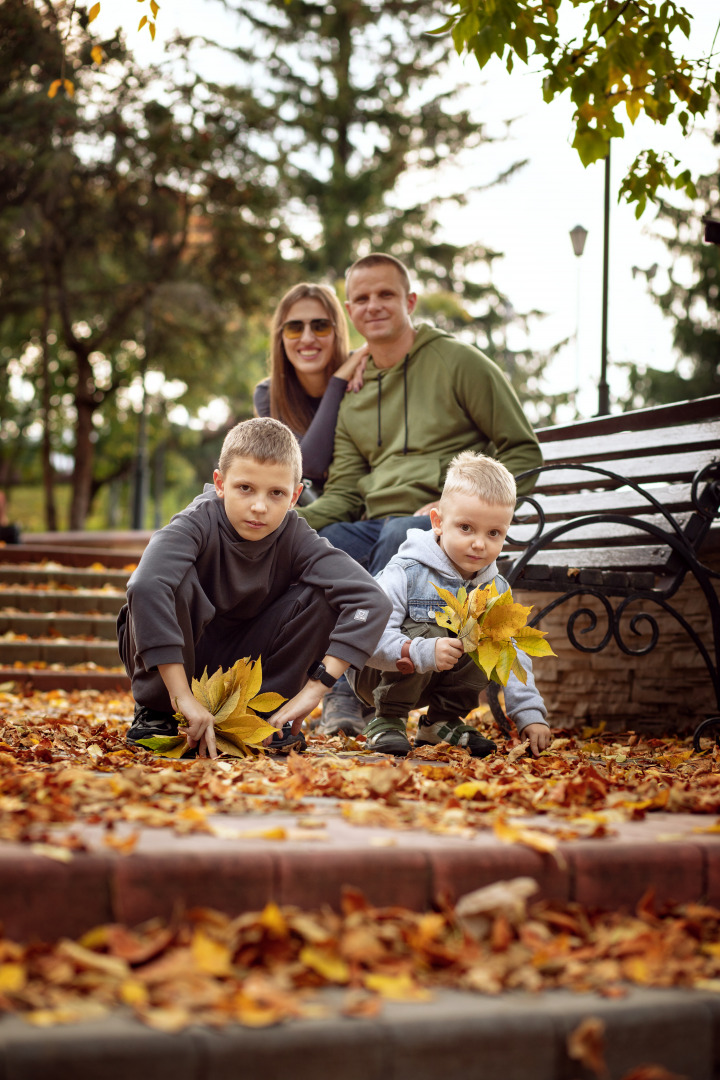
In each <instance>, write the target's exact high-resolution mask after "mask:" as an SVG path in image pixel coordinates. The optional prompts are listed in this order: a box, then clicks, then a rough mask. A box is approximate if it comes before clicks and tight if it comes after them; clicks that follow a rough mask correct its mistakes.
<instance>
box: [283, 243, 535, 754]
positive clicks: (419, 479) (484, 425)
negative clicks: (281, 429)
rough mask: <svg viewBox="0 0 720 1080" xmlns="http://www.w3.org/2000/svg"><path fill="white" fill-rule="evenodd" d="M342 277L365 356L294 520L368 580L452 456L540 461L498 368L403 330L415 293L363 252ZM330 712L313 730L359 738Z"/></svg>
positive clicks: (420, 513) (391, 268)
mask: <svg viewBox="0 0 720 1080" xmlns="http://www.w3.org/2000/svg"><path fill="white" fill-rule="evenodd" d="M345 280H346V297H347V301H346V304H345V306H346V308H347V311H348V315H349V316H350V320H351V321H352V324H353V326H354V327H355V329H356V330H357V331H358V332H359V333H360V334H362V335H363V337H364V338H365V340H366V341H367V343H368V345H369V347H370V359H369V360H368V364H367V368H366V370H365V377H364V384H363V387H362V389H361V390H360V391H359V392H358V393H357V394H348V395H347V396H346V397H345V399H344V400H343V402H342V404H341V406H340V413H339V416H338V421H337V427H336V429H335V449H334V454H333V461H332V465H331V466H330V471H329V474H328V479H327V483H326V484H325V489H324V491H323V494H322V495H321V496H320V498H319V499H317V500H316V501H315V502H314V503H311V504H310V505H309V506H306V507H303V508H302V509H301V510H300V511H299V513H300V514H301V515H302V516H303V517H304V518H305V519H306V521H307V522H308V524H309V525H311V526H312V528H314V529H317V531H318V532H319V533H320V534H321V536H324V537H326V539H328V540H329V541H330V543H331V544H333V545H334V546H335V547H339V548H341V549H342V550H343V551H345V552H347V553H348V554H349V555H352V556H353V558H355V559H356V560H357V561H358V562H360V563H361V564H362V565H363V566H365V567H366V569H368V570H369V571H370V573H371V574H376V573H378V572H379V571H380V570H381V569H382V568H383V566H385V565H386V563H387V562H388V560H389V559H390V558H391V557H392V556H393V555H394V554H395V552H396V551H397V549H398V547H399V546H400V544H401V543H402V541H403V540H404V539H405V534H406V532H407V530H408V529H410V528H416V529H417V528H425V529H429V528H430V527H431V526H430V517H429V514H430V510H431V509H432V508H433V507H435V506H437V504H438V501H439V499H440V493H441V491H442V486H443V482H444V479H445V473H446V471H447V467H448V465H449V464H450V461H451V460H452V458H453V457H454V456H455V455H456V454H458V453H460V452H461V451H462V450H473V451H475V452H476V453H481V454H489V455H490V456H492V457H495V458H497V460H498V461H501V462H502V463H503V465H505V467H506V468H507V469H509V471H510V472H511V473H512V474H513V475H514V476H517V475H518V474H519V473H522V472H524V471H526V470H528V469H534V468H536V467H537V466H539V465H542V455H541V453H540V446H539V444H538V441H537V438H536V436H535V433H534V432H533V430H532V428H531V426H530V424H529V423H528V420H527V418H526V417H525V415H524V413H523V411H522V406H521V405H520V402H519V401H518V398H517V396H516V394H515V391H514V390H513V389H512V387H511V386H510V383H509V382H508V380H507V379H506V378H505V375H504V374H503V373H502V371H501V370H500V368H499V367H497V366H496V365H495V364H494V363H493V362H492V360H490V359H489V358H488V357H487V356H485V355H484V353H482V352H480V350H479V349H476V348H474V346H472V345H466V344H464V343H463V342H461V341H458V340H457V339H456V338H454V337H452V336H451V335H450V334H446V333H445V332H444V331H442V330H438V329H436V328H435V327H433V326H430V325H428V324H421V325H419V326H418V327H415V326H414V325H413V323H412V320H411V316H412V313H413V311H414V309H415V306H416V304H417V295H416V294H415V293H414V292H412V291H411V289H410V279H409V276H408V272H407V269H406V267H405V266H403V264H402V263H401V262H400V261H399V260H398V259H395V258H394V257H393V256H392V255H386V254H384V253H381V252H377V253H375V254H372V255H366V256H365V257H364V258H362V259H358V260H357V261H356V262H355V263H353V265H352V266H351V267H350V269H349V270H348V272H347V275H346V279H345ZM532 486H533V480H532V479H529V480H525V481H520V482H519V483H518V492H519V493H520V494H523V493H525V492H527V491H529V490H530V489H531V488H532ZM328 702H330V697H329V698H328ZM349 704H350V702H346V703H345V705H344V708H345V711H347V708H348V706H349ZM335 711H336V710H335V708H330V707H328V708H327V709H326V710H325V711H324V714H323V723H322V724H321V730H323V731H326V732H327V733H329V734H333V733H335V731H337V730H340V728H341V727H342V728H343V729H344V730H346V731H355V730H362V723H361V721H360V718H359V717H353V718H352V720H353V722H351V723H347V724H345V723H342V722H338V721H337V720H336V719H334V718H333V716H332V714H334V713H335ZM355 711H357V708H355ZM339 719H340V720H342V718H339Z"/></svg>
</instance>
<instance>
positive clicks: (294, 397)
mask: <svg viewBox="0 0 720 1080" xmlns="http://www.w3.org/2000/svg"><path fill="white" fill-rule="evenodd" d="M308 299H309V300H317V301H318V302H319V303H320V304H322V306H323V307H324V308H325V311H326V312H327V317H328V319H329V320H330V322H331V323H332V325H333V330H334V331H335V342H334V347H333V352H332V355H331V357H330V362H329V363H328V366H327V367H326V368H325V372H324V374H325V377H326V385H327V383H329V382H330V379H331V378H332V375H333V373H334V372H335V371H337V369H338V368H339V367H340V366H341V364H344V363H345V361H346V360H347V358H348V352H349V350H350V336H349V334H348V327H347V322H346V320H345V312H344V311H343V308H342V304H341V303H340V301H339V300H338V298H337V296H336V295H335V293H334V292H333V290H332V289H331V288H330V286H329V285H311V284H310V283H309V282H307V281H303V282H301V283H300V284H299V285H294V286H293V287H292V289H289V290H288V292H286V293H285V295H284V296H283V298H282V300H281V301H280V303H279V304H278V306H277V307H276V308H275V313H274V315H273V320H272V330H271V331H270V364H269V366H270V415H271V416H274V417H275V419H276V420H282V422H283V423H285V424H287V425H288V426H289V427H290V428H292V430H293V431H297V432H298V433H299V434H300V435H304V434H305V432H306V431H307V429H308V428H309V427H310V423H311V421H312V418H313V416H314V413H313V409H312V405H311V402H310V398H309V396H308V394H307V392H306V391H305V390H304V389H303V387H302V385H301V383H300V380H299V379H298V377H297V372H296V371H295V368H294V367H293V366H292V364H291V363H290V360H289V359H288V354H287V352H286V351H285V342H284V341H283V335H282V328H283V323H284V322H285V320H286V319H287V314H288V312H289V310H290V308H291V307H292V306H293V304H296V303H297V302H298V300H308Z"/></svg>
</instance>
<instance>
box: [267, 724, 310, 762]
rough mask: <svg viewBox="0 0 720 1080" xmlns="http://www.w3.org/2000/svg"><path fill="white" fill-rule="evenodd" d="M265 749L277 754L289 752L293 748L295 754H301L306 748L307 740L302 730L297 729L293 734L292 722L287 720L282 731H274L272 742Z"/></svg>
mask: <svg viewBox="0 0 720 1080" xmlns="http://www.w3.org/2000/svg"><path fill="white" fill-rule="evenodd" d="M265 749H266V750H272V751H274V752H275V753H277V754H289V753H290V751H291V750H294V751H295V753H297V754H302V753H303V751H305V750H307V742H306V740H305V736H304V735H303V733H302V731H298V733H297V735H293V733H292V723H291V722H290V721H288V722H287V724H285V725H284V727H283V729H282V731H276V732H275V734H274V735H273V739H272V742H271V743H269V744H268V745H267V746H266V747H265Z"/></svg>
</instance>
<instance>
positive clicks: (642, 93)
mask: <svg viewBox="0 0 720 1080" xmlns="http://www.w3.org/2000/svg"><path fill="white" fill-rule="evenodd" d="M453 7H454V8H456V9H457V10H456V11H454V13H453V14H452V15H451V17H450V18H449V19H447V20H446V21H445V22H444V23H443V24H442V25H441V26H439V27H438V28H437V30H436V31H435V33H437V34H441V33H446V32H448V31H450V32H451V33H452V40H453V44H454V46H455V49H456V50H457V51H458V52H459V53H462V52H465V51H467V52H469V53H471V54H472V55H474V57H475V59H476V60H477V62H478V64H479V65H480V67H485V65H486V64H488V63H489V62H490V60H491V59H492V58H493V57H495V58H497V59H499V60H501V61H504V63H505V65H506V67H507V70H508V71H512V69H513V64H514V61H515V59H518V60H520V61H522V63H524V64H529V65H530V64H531V65H532V66H533V67H534V68H538V67H539V69H540V70H541V72H542V73H543V76H544V79H543V91H542V92H543V98H544V100H545V101H546V102H550V101H552V100H553V99H554V98H556V97H557V96H558V95H560V94H563V93H566V92H568V93H569V94H570V98H571V100H572V102H573V105H574V107H575V111H574V114H573V120H574V124H575V135H574V139H573V146H574V148H575V149H576V150H577V152H578V155H579V157H580V160H581V161H582V163H583V165H586V166H587V165H589V164H590V163H591V162H593V161H597V160H598V159H599V158H604V157H606V156H607V152H608V145H609V142H610V139H611V138H622V136H623V134H624V130H625V129H624V127H623V123H622V122H621V119H620V116H621V115H623V114H624V116H625V117H626V118H627V119H629V121H630V123H631V124H634V123H635V121H636V120H637V118H638V116H640V115H641V114H642V115H645V116H646V117H648V118H649V119H650V120H652V121H653V122H655V123H658V124H666V123H667V121H668V119H669V118H670V117H674V118H675V119H677V121H678V123H679V124H680V127H681V129H682V131H683V133H687V131H688V130H689V128H690V127H691V125H692V123H693V120H694V119H695V118H697V117H702V116H705V115H706V114H707V112H708V109H709V107H710V102H711V97H712V93H713V89H714V90H715V92H720V68H718V64H717V57H716V56H713V55H711V56H710V57H709V58H708V59H703V60H695V61H693V60H689V59H688V58H687V57H686V56H684V55H683V54H682V53H681V52H680V51H679V50H678V47H677V44H676V42H677V39H678V38H679V37H680V38H682V37H683V36H684V37H685V38H687V37H688V36H689V33H690V23H691V15H690V13H689V12H688V11H687V10H686V9H685V8H683V7H681V6H680V5H679V4H676V3H674V2H673V0H659V2H655V0H625V2H622V0H567V3H566V4H565V6H564V8H563V0H543V2H531V0H454V2H453ZM570 8H572V9H574V10H575V11H576V12H578V13H579V14H581V16H582V18H583V20H584V23H583V29H582V34H581V36H579V37H576V38H573V39H571V40H567V34H566V32H565V23H564V21H563V18H562V16H563V15H568V14H572V12H571V11H569V9H570ZM561 9H562V10H561ZM676 165H677V162H676V161H674V160H671V159H670V158H667V159H663V158H662V157H658V155H657V154H655V153H654V152H653V151H648V152H646V153H645V154H642V155H640V156H639V158H638V159H637V160H636V162H635V163H634V164H633V166H632V167H631V169H630V172H629V174H628V177H627V178H626V180H625V182H624V183H623V185H622V188H621V194H622V195H623V196H624V197H625V198H626V199H627V200H628V201H630V202H635V203H636V204H637V207H638V216H639V215H640V214H641V213H642V212H643V210H644V208H645V206H646V204H647V202H648V201H653V202H657V200H658V198H659V196H658V191H659V189H660V188H661V187H667V186H669V187H671V188H673V189H676V190H677V189H684V190H686V191H687V192H688V193H689V194H690V195H693V194H694V192H693V184H692V178H691V176H690V173H689V171H688V170H681V171H680V172H676V173H675V174H673V173H672V172H671V169H672V168H673V167H674V166H676Z"/></svg>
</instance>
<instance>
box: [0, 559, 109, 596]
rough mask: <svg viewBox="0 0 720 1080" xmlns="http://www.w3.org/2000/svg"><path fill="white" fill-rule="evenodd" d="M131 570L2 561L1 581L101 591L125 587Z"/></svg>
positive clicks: (7, 583) (14, 583) (47, 587)
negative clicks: (21, 563) (16, 563)
mask: <svg viewBox="0 0 720 1080" xmlns="http://www.w3.org/2000/svg"><path fill="white" fill-rule="evenodd" d="M129 576H130V571H129V570H124V569H108V567H106V566H102V567H101V566H98V567H68V566H61V565H60V564H59V563H41V564H39V565H36V564H34V563H26V564H23V565H20V566H16V565H8V564H7V563H2V562H0V584H2V585H8V586H12V585H24V586H28V587H30V588H36V589H58V588H66V589H88V590H93V591H99V590H102V589H108V588H112V589H115V590H118V591H124V590H125V587H126V585H127V580H128V578H129Z"/></svg>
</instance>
